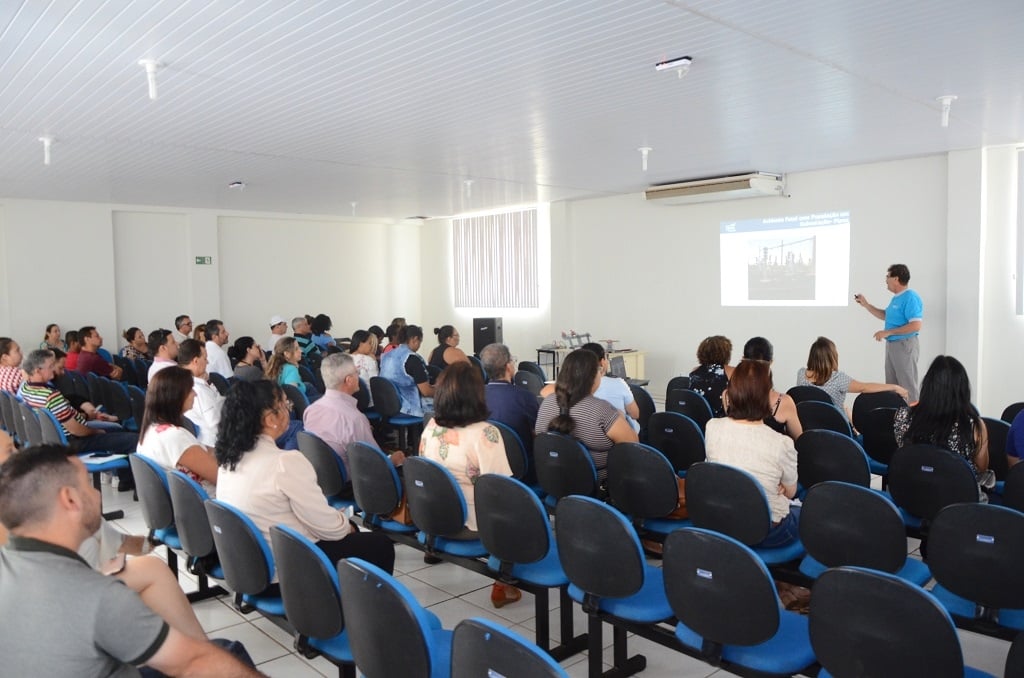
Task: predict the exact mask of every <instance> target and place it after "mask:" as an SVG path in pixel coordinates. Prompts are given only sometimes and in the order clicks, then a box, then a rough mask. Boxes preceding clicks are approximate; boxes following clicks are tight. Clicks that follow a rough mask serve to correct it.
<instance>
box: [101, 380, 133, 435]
mask: <svg viewBox="0 0 1024 678" xmlns="http://www.w3.org/2000/svg"><path fill="white" fill-rule="evenodd" d="M102 382H103V393H104V396H105V400H104V403H103V404H104V409H106V410H107V412H108V413H110V414H112V415H114V416H115V417H117V418H118V420H119V421H121V422H122V423H123V422H126V421H128V420H130V419H132V399H131V397H130V396H129V395H128V387H127V386H125V385H124V384H122V383H121V382H119V381H114V380H113V379H103V380H102ZM141 421H142V420H141V419H138V420H136V421H135V425H136V426H138V425H139V423H140V422H141Z"/></svg>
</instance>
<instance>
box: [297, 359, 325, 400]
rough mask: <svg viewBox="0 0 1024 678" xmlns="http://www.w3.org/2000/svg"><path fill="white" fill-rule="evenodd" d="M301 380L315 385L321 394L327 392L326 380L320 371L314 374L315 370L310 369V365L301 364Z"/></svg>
mask: <svg viewBox="0 0 1024 678" xmlns="http://www.w3.org/2000/svg"><path fill="white" fill-rule="evenodd" d="M299 378H301V379H302V381H304V382H306V383H308V384H313V386H315V387H316V389H317V390H318V391H320V392H321V393H323V392H324V391H326V390H327V389H326V388H324V380H323V378H322V377H321V376H320V370H317V371H315V372H314V371H313V370H311V369H309V366H308V365H303V364H302V363H299Z"/></svg>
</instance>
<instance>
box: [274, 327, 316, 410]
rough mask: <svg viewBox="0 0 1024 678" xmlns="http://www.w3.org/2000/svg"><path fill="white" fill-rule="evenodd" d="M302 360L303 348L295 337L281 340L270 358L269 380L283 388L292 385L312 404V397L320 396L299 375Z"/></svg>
mask: <svg viewBox="0 0 1024 678" xmlns="http://www.w3.org/2000/svg"><path fill="white" fill-rule="evenodd" d="M300 360H302V348H301V347H300V346H299V342H298V341H296V339H295V337H284V338H283V339H279V340H278V341H277V343H276V344H275V345H274V353H273V354H272V355H271V356H270V362H269V363H268V364H267V379H269V380H271V381H272V382H274V383H275V384H280V385H281V386H284V385H285V384H291V385H292V386H294V387H295V388H297V389H299V390H300V391H302V392H303V393H304V394H305V396H306V397H307V398H309V400H310V401H311V402H312V400H313V398H312V397H310V396H311V395H313V394H314V393H315V394H316V396H319V395H320V394H319V393H316V391H315V389H314V388H313V386H312V385H308V384H306V382H304V381H302V375H301V374H299V361H300Z"/></svg>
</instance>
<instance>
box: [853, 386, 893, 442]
mask: <svg viewBox="0 0 1024 678" xmlns="http://www.w3.org/2000/svg"><path fill="white" fill-rule="evenodd" d="M906 406H907V401H906V400H904V399H903V396H901V395H900V394H899V393H896V392H895V391H878V392H877V393H861V394H859V395H858V396H857V397H856V398H854V399H853V407H852V408H851V410H852V411H851V414H850V418H851V419H852V420H853V425H854V426H855V427H856V428H857V430H858V431H861V432H863V428H862V427H863V426H864V424H865V420H864V415H865V414H867V413H868V412H870V411H871V410H877V409H878V408H880V407H883V408H888V409H893V410H898V409H899V408H901V407H906Z"/></svg>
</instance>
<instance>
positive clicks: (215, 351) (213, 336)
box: [206, 320, 235, 379]
mask: <svg viewBox="0 0 1024 678" xmlns="http://www.w3.org/2000/svg"><path fill="white" fill-rule="evenodd" d="M227 343H228V328H226V327H224V323H222V322H221V321H219V320H207V321H206V360H207V363H208V366H207V371H209V372H216V373H217V374H219V375H220V376H222V377H224V378H225V379H230V378H231V377H233V376H235V371H234V369H233V368H232V367H231V359H230V358H228V354H227V351H226V350H225V349H224V347H225V346H227Z"/></svg>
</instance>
